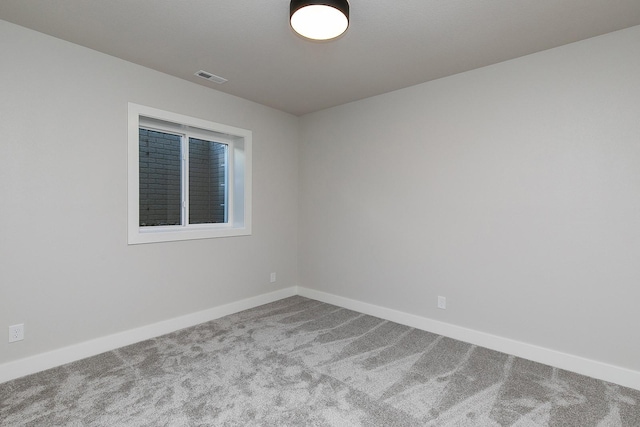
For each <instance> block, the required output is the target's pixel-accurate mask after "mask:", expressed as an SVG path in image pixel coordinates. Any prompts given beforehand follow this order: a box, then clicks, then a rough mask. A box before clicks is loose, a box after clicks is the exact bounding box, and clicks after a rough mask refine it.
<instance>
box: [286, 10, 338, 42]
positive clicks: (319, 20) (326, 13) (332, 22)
mask: <svg viewBox="0 0 640 427" xmlns="http://www.w3.org/2000/svg"><path fill="white" fill-rule="evenodd" d="M290 12H291V14H290V17H291V27H292V28H293V29H294V31H295V32H296V33H298V34H300V35H301V36H303V37H306V38H308V39H313V40H330V39H334V38H336V37H338V36H339V35H341V34H342V33H344V32H345V31H346V30H347V28H348V27H349V3H348V2H347V1H346V0H344V1H324V2H323V1H317V2H312V1H292V2H291V11H290Z"/></svg>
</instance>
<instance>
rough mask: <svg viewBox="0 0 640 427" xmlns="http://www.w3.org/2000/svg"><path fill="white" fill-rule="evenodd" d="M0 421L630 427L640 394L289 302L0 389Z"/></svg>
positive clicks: (638, 412) (638, 415)
mask: <svg viewBox="0 0 640 427" xmlns="http://www.w3.org/2000/svg"><path fill="white" fill-rule="evenodd" d="M0 425H2V426H154V427H156V426H386V427H391V426H483V427H485V426H489V427H490V426H514V427H516V426H517V427H524V426H563V427H566V426H576V427H589V426H594V427H608V426H629V427H631V426H633V427H638V426H640V392H639V391H636V390H632V389H628V388H624V387H620V386H617V385H614V384H610V383H606V382H603V381H598V380H595V379H592V378H588V377H584V376H581V375H577V374H573V373H570V372H567V371H563V370H560V369H556V368H552V367H549V366H545V365H541V364H538V363H534V362H530V361H527V360H524V359H520V358H517V357H514V356H509V355H507V354H504V353H499V352H496V351H492V350H488V349H485V348H482V347H477V346H473V345H470V344H466V343H464V342H460V341H455V340H452V339H449V338H445V337H442V336H439V335H435V334H431V333H429V332H424V331H420V330H417V329H414V328H410V327H407V326H403V325H399V324H397V323H393V322H388V321H385V320H382V319H378V318H376V317H372V316H368V315H363V314H360V313H357V312H354V311H350V310H346V309H343V308H339V307H336V306H333V305H329V304H324V303H321V302H318V301H314V300H310V299H306V298H303V297H291V298H287V299H284V300H281V301H277V302H275V303H272V304H267V305H264V306H260V307H257V308H254V309H251V310H247V311H243V312H240V313H237V314H234V315H231V316H227V317H224V318H221V319H218V320H215V321H212V322H208V323H203V324H201V325H198V326H195V327H192V328H188V329H184V330H181V331H178V332H175V333H172V334H169V335H165V336H162V337H159V338H155V339H152V340H148V341H144V342H141V343H138V344H134V345H131V346H128V347H123V348H120V349H118V350H115V351H110V352H107V353H104V354H101V355H98V356H95V357H91V358H88V359H84V360H81V361H78V362H75V363H71V364H68V365H65V366H61V367H58V368H55V369H51V370H48V371H45V372H41V373H38V374H34V375H30V376H27V377H24V378H20V379H17V380H14V381H10V382H6V383H3V384H0Z"/></svg>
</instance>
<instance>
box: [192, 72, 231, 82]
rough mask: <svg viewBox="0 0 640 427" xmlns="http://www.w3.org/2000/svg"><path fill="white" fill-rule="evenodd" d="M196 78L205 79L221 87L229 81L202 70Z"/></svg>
mask: <svg viewBox="0 0 640 427" xmlns="http://www.w3.org/2000/svg"><path fill="white" fill-rule="evenodd" d="M196 76H198V77H202V78H203V79H207V80H209V81H212V82H214V83H218V84H219V85H220V84H222V83H224V82H226V81H227V79H225V78H224V77H220V76H216V75H215V74H211V73H207V72H206V71H202V70H200V71H198V72H197V73H196Z"/></svg>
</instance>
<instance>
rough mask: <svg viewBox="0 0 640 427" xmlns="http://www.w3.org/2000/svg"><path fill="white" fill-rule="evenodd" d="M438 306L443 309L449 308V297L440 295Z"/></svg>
mask: <svg viewBox="0 0 640 427" xmlns="http://www.w3.org/2000/svg"><path fill="white" fill-rule="evenodd" d="M438 308H440V309H442V310H446V309H447V299H446V298H445V297H438Z"/></svg>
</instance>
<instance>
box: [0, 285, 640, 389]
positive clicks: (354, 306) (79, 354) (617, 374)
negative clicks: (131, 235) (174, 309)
mask: <svg viewBox="0 0 640 427" xmlns="http://www.w3.org/2000/svg"><path fill="white" fill-rule="evenodd" d="M294 295H301V296H304V297H307V298H312V299H315V300H318V301H322V302H326V303H328V304H334V305H337V306H340V307H344V308H348V309H350V310H354V311H358V312H360V313H364V314H369V315H371V316H376V317H380V318H382V319H386V320H390V321H392V322H396V323H400V324H403V325H407V326H411V327H414V328H417V329H422V330H425V331H429V332H433V333H436V334H439V335H443V336H446V337H450V338H454V339H457V340H460V341H464V342H468V343H470V344H474V345H478V346H482V347H486V348H490V349H492V350H496V351H501V352H503V353H508V354H512V355H514V356H518V357H522V358H524V359H528V360H533V361H535V362H539V363H543V364H545V365H550V366H554V367H556V368H560V369H565V370H567V371H571V372H575V373H578V374H582V375H587V376H589V377H592V378H597V379H600V380H604V381H609V382H612V383H615V384H619V385H622V386H625V387H630V388H633V389H636V390H640V372H638V371H632V370H630V369H626V368H621V367H619V366H614V365H609V364H606V363H603V362H598V361H595V360H591V359H586V358H584V357H580V356H575V355H571V354H567V353H562V352H559V351H556V350H551V349H548V348H544V347H539V346H535V345H532V344H527V343H524V342H520V341H515V340H512V339H508V338H504V337H500V336H497V335H492V334H488V333H485V332H480V331H476V330H473V329H469V328H464V327H461V326H456V325H452V324H449V323H444V322H439V321H437V320H433V319H428V318H426V317H421V316H416V315H414V314H408V313H404V312H402V311H398V310H393V309H390V308H386V307H381V306H377V305H373V304H369V303H365V302H361V301H357V300H353V299H349V298H345V297H341V296H338V295H334V294H329V293H325V292H320V291H316V290H313V289H308V288H304V287H295V286H294V287H291V288H287V289H282V290H279V291H275V292H270V293H267V294H262V295H258V296H255V297H252V298H247V299H243V300H240V301H236V302H232V303H229V304H225V305H221V306H218V307H213V308H210V309H207V310H203V311H199V312H196V313H191V314H187V315H184V316H180V317H176V318H173V319H168V320H164V321H162V322H158V323H154V324H151V325H147V326H142V327H139V328H135V329H130V330H128V331H124V332H119V333H117V334H113V335H108V336H106V337H101V338H96V339H93V340H90V341H85V342H82V343H78V344H74V345H71V346H68V347H64V348H61V349H57V350H53V351H49V352H46V353H41V354H37V355H34V356H31V357H27V358H24V359H19V360H15V361H12V362H8V363H4V364H2V365H0V383H3V382H6V381H10V380H12V379H16V378H20V377H23V376H25V375H30V374H34V373H36V372H40V371H44V370H46V369H50V368H54V367H56V366H60V365H64V364H66V363H71V362H75V361H76V360H80V359H84V358H86V357H91V356H95V355H97V354H100V353H104V352H106V351H111V350H114V349H116V348H120V347H124V346H126V345H130V344H134V343H137V342H140V341H144V340H147V339H150V338H155V337H157V336H160V335H164V334H168V333H170V332H174V331H177V330H180V329H183V328H188V327H190V326H194V325H197V324H200V323H204V322H208V321H210V320H215V319H218V318H220V317H223V316H227V315H229V314H234V313H237V312H239V311H242V310H247V309H250V308H254V307H257V306H260V305H263V304H268V303H270V302H274V301H278V300H280V299H283V298H287V297H290V296H294Z"/></svg>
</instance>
